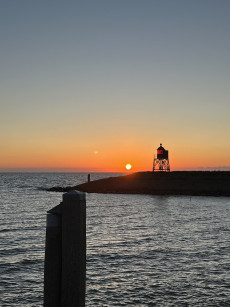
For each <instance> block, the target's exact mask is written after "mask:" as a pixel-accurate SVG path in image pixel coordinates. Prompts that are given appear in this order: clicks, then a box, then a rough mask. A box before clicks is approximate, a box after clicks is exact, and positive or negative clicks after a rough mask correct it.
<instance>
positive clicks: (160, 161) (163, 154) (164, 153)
mask: <svg viewBox="0 0 230 307" xmlns="http://www.w3.org/2000/svg"><path fill="white" fill-rule="evenodd" d="M155 171H162V172H163V171H165V172H170V165H169V155H168V150H165V149H164V147H163V146H162V144H160V147H158V148H157V157H155V155H154V159H153V172H155Z"/></svg>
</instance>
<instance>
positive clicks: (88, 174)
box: [88, 174, 90, 182]
mask: <svg viewBox="0 0 230 307" xmlns="http://www.w3.org/2000/svg"><path fill="white" fill-rule="evenodd" d="M88 182H90V174H88Z"/></svg>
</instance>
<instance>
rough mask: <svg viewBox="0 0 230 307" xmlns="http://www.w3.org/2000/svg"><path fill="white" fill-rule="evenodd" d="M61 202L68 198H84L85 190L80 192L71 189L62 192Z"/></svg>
mask: <svg viewBox="0 0 230 307" xmlns="http://www.w3.org/2000/svg"><path fill="white" fill-rule="evenodd" d="M62 197H63V202H65V201H69V200H74V201H75V200H85V192H80V191H77V190H73V191H70V192H67V193H64V194H63V196H62Z"/></svg>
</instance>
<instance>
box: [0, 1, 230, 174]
mask: <svg viewBox="0 0 230 307" xmlns="http://www.w3.org/2000/svg"><path fill="white" fill-rule="evenodd" d="M229 16H230V1H229V0H220V1H216V0H215V1H213V0H193V1H185V0H173V1H172V0H161V1H159V0H158V1H155V0H139V1H136V0H114V1H112V0H91V1H89V0H84V1H76V0H75V1H69V0H68V1H47V0H46V1H43V0H39V1H31V0H27V1H25V0H20V1H17V0H14V1H13V0H11V1H8V0H5V1H4V0H3V1H1V4H0V29H1V31H0V33H1V49H0V62H1V75H0V87H1V88H0V105H1V112H0V147H1V148H0V169H1V170H15V169H28V168H31V169H32V170H34V169H39V170H44V169H47V170H52V169H54V170H66V169H67V170H70V171H71V170H72V171H73V170H77V171H81V170H83V171H95V170H97V171H123V170H124V165H125V163H128V162H130V163H131V164H133V170H134V171H136V170H138V171H139V170H151V168H152V159H153V154H154V153H155V150H156V148H157V147H158V146H159V144H160V143H161V142H162V143H163V146H165V148H166V149H168V150H169V157H170V163H171V168H172V169H173V170H176V169H190V168H195V169H199V168H201V167H203V168H204V169H211V168H213V169H230V82H229V81H230V18H229Z"/></svg>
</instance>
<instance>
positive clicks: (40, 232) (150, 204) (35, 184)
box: [0, 173, 230, 307]
mask: <svg viewBox="0 0 230 307" xmlns="http://www.w3.org/2000/svg"><path fill="white" fill-rule="evenodd" d="M112 175H115V174H92V175H91V178H92V180H93V179H97V178H104V177H106V176H112ZM86 180H87V174H74V173H69V174H68V173H66V174H65V173H62V174H57V173H54V174H51V173H37V174H31V173H1V174H0V191H1V194H0V195H1V197H0V212H1V215H0V306H42V304H43V272H44V250H45V226H46V211H47V210H49V209H51V208H52V207H54V206H56V205H58V204H59V203H60V201H61V199H62V193H55V192H46V191H42V190H39V189H38V188H40V187H52V186H56V185H59V186H67V185H74V184H77V183H82V182H85V181H86ZM86 286H87V288H86V306H215V307H216V306H230V198H227V197H189V196H188V197H186V196H180V197H177V196H149V195H109V194H87V285H86Z"/></svg>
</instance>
